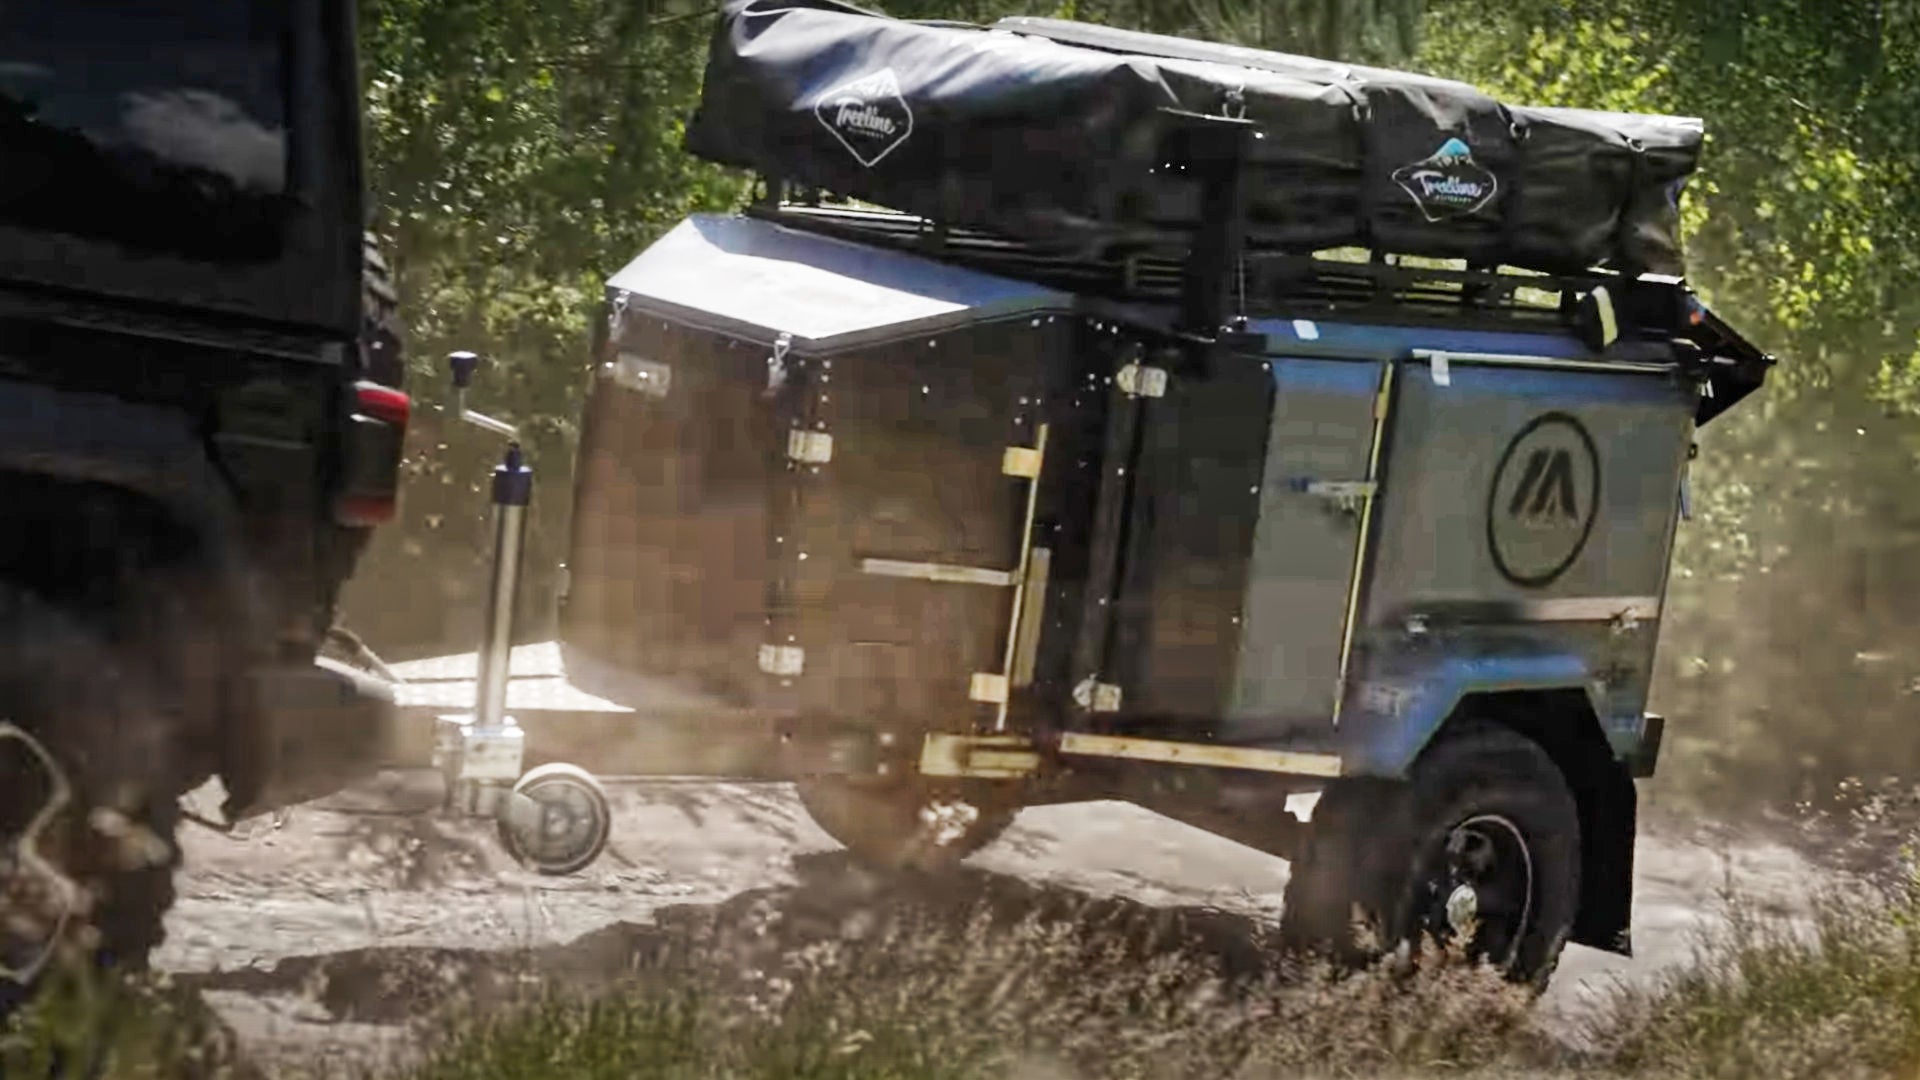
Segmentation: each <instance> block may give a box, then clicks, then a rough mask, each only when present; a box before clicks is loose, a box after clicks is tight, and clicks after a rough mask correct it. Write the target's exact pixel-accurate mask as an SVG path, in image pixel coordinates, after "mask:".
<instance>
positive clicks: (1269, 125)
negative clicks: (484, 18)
mask: <svg viewBox="0 0 1920 1080" xmlns="http://www.w3.org/2000/svg"><path fill="white" fill-rule="evenodd" d="M1175 111H1178V112H1186V113H1198V114H1202V115H1211V116H1227V117H1241V118H1244V119H1246V120H1248V121H1251V122H1252V123H1253V124H1254V125H1255V137H1254V138H1253V140H1252V142H1251V144H1250V147H1249V150H1248V152H1247V160H1246V168H1247V178H1248V183H1247V209H1246V216H1247V220H1246V229H1247V238H1248V242H1249V243H1250V244H1252V245H1254V246H1256V247H1259V248H1265V249H1270V250H1271V249H1278V250H1287V251H1297V252H1311V251H1314V250H1319V249H1325V248H1332V247H1342V246H1364V247H1370V248H1373V249H1375V250H1379V251H1387V252H1395V253H1401V254H1409V255H1421V256H1430V257H1440V258H1460V259H1466V260H1469V261H1471V262H1474V263H1479V264H1486V265H1511V266H1517V267H1523V268H1527V269H1534V270H1542V271H1549V272H1572V271H1578V270H1584V269H1588V268H1593V267H1607V268H1610V269H1616V270H1621V271H1624V272H1627V273H1661V274H1679V273H1681V272H1682V265H1681V250H1680V237H1679V213H1678V200H1679V196H1680V191H1681V189H1682V188H1683V187H1684V185H1685V182H1686V179H1687V178H1688V177H1689V176H1690V175H1691V174H1692V172H1693V171H1694V169H1695V168H1696V166H1697V164H1698V159H1699V153H1700V145H1701V141H1702V131H1701V126H1700V124H1699V122H1698V121H1695V120H1690V119H1682V118H1675V117H1664V116H1644V115H1622V114H1611V113H1599V112H1587V111H1582V110H1573V109H1547V108H1532V107H1525V106H1518V105H1509V104H1505V103H1502V102H1499V101H1496V100H1494V99H1493V98H1491V97H1489V96H1487V95H1486V94H1483V93H1481V92H1479V91H1477V90H1475V89H1474V88H1472V87H1470V86H1467V85H1465V84H1462V83H1457V82H1450V81H1447V80H1442V79H1435V78H1430V77H1427V76H1421V75H1415V74H1410V73H1404V72H1395V71H1387V70H1382V69H1377V68H1363V67H1357V66H1352V65H1343V64H1332V63H1326V62H1323V61H1319V60H1313V59H1308V58H1305V57H1295V56H1287V55H1284V54H1280V53H1272V52H1265V51H1260V50H1253V49H1244V48H1237V47H1232V46H1223V45H1213V44H1207V43H1203V42H1195V41H1187V40H1184V39H1179V38H1171V37H1162V36H1157V35H1150V34H1140V33H1133V32H1129V31H1120V30H1112V29H1109V28H1106V27H1099V26H1092V25H1088V24H1080V23H1071V22H1062V21H1057V20H1048V19H1027V18H1015V19H1005V20H1002V21H1001V22H1000V23H998V24H995V26H993V27H991V28H975V27H962V26H954V25H947V24H930V23H917V22H907V21H902V20H897V19H891V18H887V17H884V16H880V15H874V14H871V13H868V12H865V11H862V10H860V9H857V8H853V7H850V6H846V5H843V4H840V3H836V2H834V0H734V2H732V3H730V4H728V5H727V7H726V8H725V10H724V13H723V15H722V18H721V20H720V24H719V28H718V29H717V31H716V32H715V35H714V38H713V42H712V47H711V55H710V57H709V62H708V66H707V73H706V82H705V85H704V88H703V91H702V96H701V102H700V107H699V109H698V111H697V112H696V114H695V116H694V118H693V120H692V122H691V124H690V125H689V127H688V131H687V146H688V149H689V150H690V151H692V152H693V153H695V154H697V155H699V156H702V157H705V158H708V159H710V160H713V161H717V162H721V163H724V164H729V165H735V166H740V167H744V168H749V169H753V170H755V171H758V172H760V173H762V174H764V175H766V176H769V177H773V178H777V179H780V180H782V181H785V182H788V183H791V184H795V185H799V186H803V187H808V188H817V189H822V190H825V191H829V192H832V193H834V194H837V195H841V196H846V197H850V198H854V199H858V200H862V201H865V202H870V203H874V204H877V205H880V206H884V207H889V208H892V209H895V210H900V211H904V212H907V213H911V214H916V215H920V216H923V217H926V218H929V219H933V220H936V221H940V222H945V223H948V224H951V225H957V226H966V227H974V228H981V229H987V230H992V231H997V232H1001V233H1005V234H1009V235H1012V236H1017V237H1019V238H1021V239H1022V240H1024V241H1027V242H1029V243H1034V244H1037V245H1042V246H1057V247H1074V248H1083V247H1085V246H1087V245H1094V246H1103V247H1125V246H1129V245H1135V246H1148V247H1165V246H1182V245H1185V244H1186V243H1188V242H1189V237H1190V236H1191V235H1192V234H1193V233H1194V231H1195V230H1196V229H1197V228H1198V226H1199V224H1200V222H1199V220H1198V219H1199V216H1200V209H1199V208H1200V206H1201V197H1200V192H1199V182H1198V181H1197V180H1196V179H1194V178H1193V176H1192V175H1190V174H1189V173H1188V172H1187V171H1186V170H1185V169H1183V168H1182V167H1181V163H1179V162H1176V161H1169V160H1165V158H1166V157H1167V154H1166V150H1165V148H1166V146H1167V145H1168V139H1169V136H1170V134H1171V133H1172V131H1173V129H1174V127H1175V126H1176V124H1177V123H1178V121H1177V120H1176V119H1175V117H1174V112H1175Z"/></svg>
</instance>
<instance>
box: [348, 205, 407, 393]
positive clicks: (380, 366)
mask: <svg viewBox="0 0 1920 1080" xmlns="http://www.w3.org/2000/svg"><path fill="white" fill-rule="evenodd" d="M360 268H361V269H360V356H361V360H360V366H361V373H362V377H363V378H368V379H372V380H373V381H374V382H377V383H380V384H382V385H384V386H391V387H393V388H395V389H404V388H405V386H406V382H407V360H406V328H405V326H404V325H403V324H402V323H401V321H400V293H399V291H398V290H397V289H395V288H394V284H393V270H392V268H391V267H390V266H389V265H388V264H387V259H386V256H385V255H383V254H381V252H380V244H379V239H378V238H377V237H375V236H374V235H373V234H372V233H368V234H366V235H365V236H364V237H363V238H362V240H361V250H360Z"/></svg>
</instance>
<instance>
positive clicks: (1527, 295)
mask: <svg viewBox="0 0 1920 1080" xmlns="http://www.w3.org/2000/svg"><path fill="white" fill-rule="evenodd" d="M771 187H772V185H770V188H771ZM748 213H750V214H753V215H755V216H759V217H764V218H767V219H769V220H773V221H777V222H780V223H782V224H785V225H789V226H792V227H794V228H800V229H805V230H808V231H811V232H817V233H821V234H824V235H831V236H837V237H839V238H841V239H847V240H853V241H856V242H860V243H869V244H880V245H885V246H888V247H893V248H896V249H901V250H909V251H915V252H918V253H920V254H923V255H927V256H929V257H932V258H937V259H940V260H943V261H948V262H953V263H956V264H961V265H966V266H970V267H973V268H976V269H981V270H986V271H989V272H994V273H1000V274H1004V275H1007V276H1012V277H1020V278H1026V279H1029V280H1034V281H1039V282H1041V283H1044V284H1047V285H1052V286H1055V287H1057V288H1062V289H1066V290H1069V291H1073V292H1078V293H1085V294H1089V295H1094V296H1101V297H1105V298H1109V299H1115V300H1128V301H1143V302H1149V303H1178V302H1180V300H1181V298H1182V289H1183V282H1184V274H1185V270H1186V265H1187V262H1188V254H1187V252H1185V251H1182V250H1179V249H1178V248H1177V247H1172V246H1167V245H1150V244H1141V245H1124V244H1107V245H1103V246H1101V247H1099V248H1095V249H1091V250H1085V249H1083V250H1072V249H1062V248H1059V247H1056V246H1049V245H1045V244H1037V243H1033V242H1029V241H1025V240H1022V239H1019V238H1016V237H1010V236H1005V235H1001V234H997V233H991V232H987V231H983V230H980V229H974V228H962V227H957V226H951V225H946V224H944V223H941V222H936V221H932V220H929V219H926V218H922V217H919V216H916V215H913V214H907V213H902V212H899V211H895V210H888V209H883V208H877V207H869V206H862V205H857V204H851V203H841V204H835V203H831V202H828V201H825V200H822V199H819V198H817V197H813V196H808V197H806V198H805V200H804V201H774V200H771V199H768V200H761V201H760V202H758V203H756V204H755V205H753V206H751V207H750V208H749V209H748ZM1362 256H1363V257H1361V258H1338V257H1329V256H1328V254H1326V253H1303V252H1293V251H1281V250H1273V249H1262V248H1258V247H1251V246H1250V247H1249V248H1248V249H1247V250H1246V251H1245V253H1244V255H1243V256H1242V258H1241V260H1240V266H1239V268H1238V272H1237V274H1236V278H1237V280H1236V281H1235V282H1234V284H1233V288H1232V290H1231V291H1232V292H1233V293H1234V299H1235V301H1236V303H1235V306H1236V307H1237V308H1238V311H1237V314H1240V315H1245V316H1248V317H1257V316H1263V315H1279V314H1300V313H1305V312H1309V311H1320V312H1326V311H1329V310H1339V311H1342V312H1347V313H1351V314H1354V315H1365V314H1379V313H1382V312H1384V311H1387V310H1389V309H1391V310H1392V311H1394V312H1395V313H1396V314H1397V315H1398V316H1400V317H1401V318H1403V319H1404V318H1407V317H1413V318H1416V319H1418V318H1420V317H1422V316H1425V317H1429V318H1432V319H1434V320H1436V321H1444V322H1446V323H1448V324H1450V325H1459V324H1460V323H1461V321H1462V320H1463V319H1466V320H1469V321H1486V322H1492V323H1499V324H1503V325H1513V324H1514V323H1516V322H1519V323H1527V324H1533V325H1537V326H1553V327H1564V326H1567V325H1569V324H1570V321H1571V319H1572V317H1573V315H1572V311H1573V304H1574V301H1575V300H1576V299H1577V298H1578V297H1579V296H1582V295H1584V294H1586V293H1588V292H1591V291H1592V290H1593V289H1594V288H1595V287H1597V286H1600V285H1603V284H1607V283H1609V282H1613V281H1618V280H1620V278H1619V276H1618V275H1612V274H1606V273H1599V272H1596V273H1593V274H1588V275H1578V276H1575V275H1550V274H1542V273H1536V272H1532V271H1517V270H1512V269H1503V268H1491V267H1469V266H1465V265H1464V264H1461V265H1458V266H1455V265H1452V264H1450V263H1448V262H1445V261H1443V260H1437V259H1422V258H1417V257H1411V256H1407V257H1401V256H1396V255H1394V254H1391V253H1381V252H1365V253H1362Z"/></svg>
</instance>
